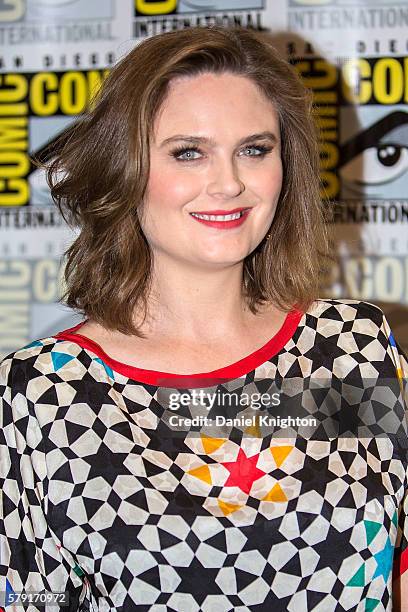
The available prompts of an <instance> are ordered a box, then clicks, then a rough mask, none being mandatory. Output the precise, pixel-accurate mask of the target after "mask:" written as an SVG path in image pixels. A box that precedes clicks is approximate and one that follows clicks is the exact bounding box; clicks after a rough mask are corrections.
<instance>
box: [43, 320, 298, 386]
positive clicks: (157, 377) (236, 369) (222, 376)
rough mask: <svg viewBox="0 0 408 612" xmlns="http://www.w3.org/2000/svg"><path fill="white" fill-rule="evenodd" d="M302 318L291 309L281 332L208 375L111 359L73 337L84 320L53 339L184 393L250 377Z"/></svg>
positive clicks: (135, 378) (85, 339)
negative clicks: (86, 350)
mask: <svg viewBox="0 0 408 612" xmlns="http://www.w3.org/2000/svg"><path fill="white" fill-rule="evenodd" d="M303 315H304V312H302V311H301V310H297V309H293V310H291V311H289V312H288V313H287V315H286V317H285V320H284V321H283V323H282V326H281V327H280V329H279V330H278V331H277V332H276V334H275V335H274V336H272V338H271V339H270V340H268V341H267V342H266V343H265V344H264V345H262V346H261V347H260V348H258V349H256V350H255V351H253V352H252V353H250V354H249V355H246V356H245V357H243V358H242V359H239V360H238V361H235V362H234V363H232V364H230V365H227V366H224V367H222V368H217V369H216V370H211V371H210V372H198V373H193V374H176V373H173V372H161V371H159V370H147V369H144V368H138V367H137V366H133V365H129V364H127V363H124V362H122V361H118V360H117V359H114V358H113V357H110V355H108V354H107V353H106V352H105V351H104V349H103V348H102V347H101V345H100V344H99V343H98V342H96V341H95V340H91V339H90V338H88V337H87V336H83V335H82V334H77V333H76V331H77V330H78V329H80V328H81V327H82V326H83V325H84V324H85V323H86V322H87V319H85V320H84V321H81V322H80V323H78V324H77V325H74V326H73V327H69V328H67V329H64V330H61V331H59V332H58V333H56V334H55V335H54V336H53V338H56V339H58V340H69V341H71V342H74V343H75V344H78V345H79V346H81V347H82V348H84V349H88V350H90V351H91V352H93V353H94V354H95V355H96V356H97V357H99V358H100V359H101V360H102V361H103V362H104V363H105V364H106V365H107V366H109V367H110V368H111V370H112V371H114V372H117V373H119V374H122V375H124V376H126V378H128V379H130V380H132V381H134V382H139V383H144V384H149V385H155V386H160V387H171V388H185V389H187V388H191V387H193V386H195V387H200V388H203V387H210V386H213V385H217V384H222V383H225V382H228V381H231V380H234V379H236V378H241V377H243V376H245V375H248V374H250V373H251V372H252V371H254V370H255V369H256V368H258V367H259V366H261V365H263V364H264V363H265V362H267V361H268V360H270V359H271V358H272V357H274V356H275V355H276V354H277V353H278V352H279V351H281V350H282V349H283V348H284V347H285V345H286V344H287V342H289V340H291V338H292V337H293V335H294V333H295V332H296V330H297V328H298V325H299V323H300V320H301V318H302V316H303Z"/></svg>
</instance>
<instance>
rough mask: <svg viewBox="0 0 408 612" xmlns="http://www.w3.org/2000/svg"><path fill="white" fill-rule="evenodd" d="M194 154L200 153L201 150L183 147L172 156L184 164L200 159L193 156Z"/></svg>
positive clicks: (172, 153)
mask: <svg viewBox="0 0 408 612" xmlns="http://www.w3.org/2000/svg"><path fill="white" fill-rule="evenodd" d="M194 153H200V150H199V149H198V148H197V147H181V148H179V149H175V150H174V151H171V153H170V155H171V156H172V157H174V158H175V159H177V160H178V161H183V162H184V161H194V160H196V159H198V158H197V157H194V156H193V154H194Z"/></svg>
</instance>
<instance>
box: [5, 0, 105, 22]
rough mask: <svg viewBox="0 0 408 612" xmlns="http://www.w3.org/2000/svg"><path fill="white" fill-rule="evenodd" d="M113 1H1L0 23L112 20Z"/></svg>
mask: <svg viewBox="0 0 408 612" xmlns="http://www.w3.org/2000/svg"><path fill="white" fill-rule="evenodd" d="M112 17H113V0H99V1H98V2H84V0H0V23H12V22H14V21H21V20H24V21H28V22H31V21H41V22H46V21H50V22H55V21H56V22H63V21H64V20H67V19H74V20H75V21H78V19H105V18H106V19H110V18H112Z"/></svg>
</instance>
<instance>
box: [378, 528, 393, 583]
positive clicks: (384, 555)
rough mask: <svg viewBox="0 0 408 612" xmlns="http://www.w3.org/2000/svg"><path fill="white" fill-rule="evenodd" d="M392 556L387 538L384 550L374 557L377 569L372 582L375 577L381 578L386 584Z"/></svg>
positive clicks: (390, 545) (391, 548)
mask: <svg viewBox="0 0 408 612" xmlns="http://www.w3.org/2000/svg"><path fill="white" fill-rule="evenodd" d="M393 555H394V548H393V546H392V544H391V542H390V538H387V542H386V544H385V546H384V548H383V549H382V550H380V552H378V553H376V554H375V555H374V559H375V560H376V561H377V569H376V570H375V574H374V576H373V580H374V578H377V576H382V577H383V579H384V582H387V580H388V577H389V575H390V572H391V568H392V560H393Z"/></svg>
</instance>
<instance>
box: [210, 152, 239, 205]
mask: <svg viewBox="0 0 408 612" xmlns="http://www.w3.org/2000/svg"><path fill="white" fill-rule="evenodd" d="M244 189H245V185H244V183H243V182H242V180H241V179H240V177H239V173H238V169H237V167H236V164H235V163H234V161H233V160H231V159H227V158H222V159H221V158H218V159H216V160H214V163H213V167H212V168H211V170H210V176H209V180H208V186H207V192H208V194H209V195H211V196H216V197H217V196H218V197H220V198H226V197H227V198H233V197H236V196H238V195H240V193H242V192H243V191H244Z"/></svg>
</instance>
